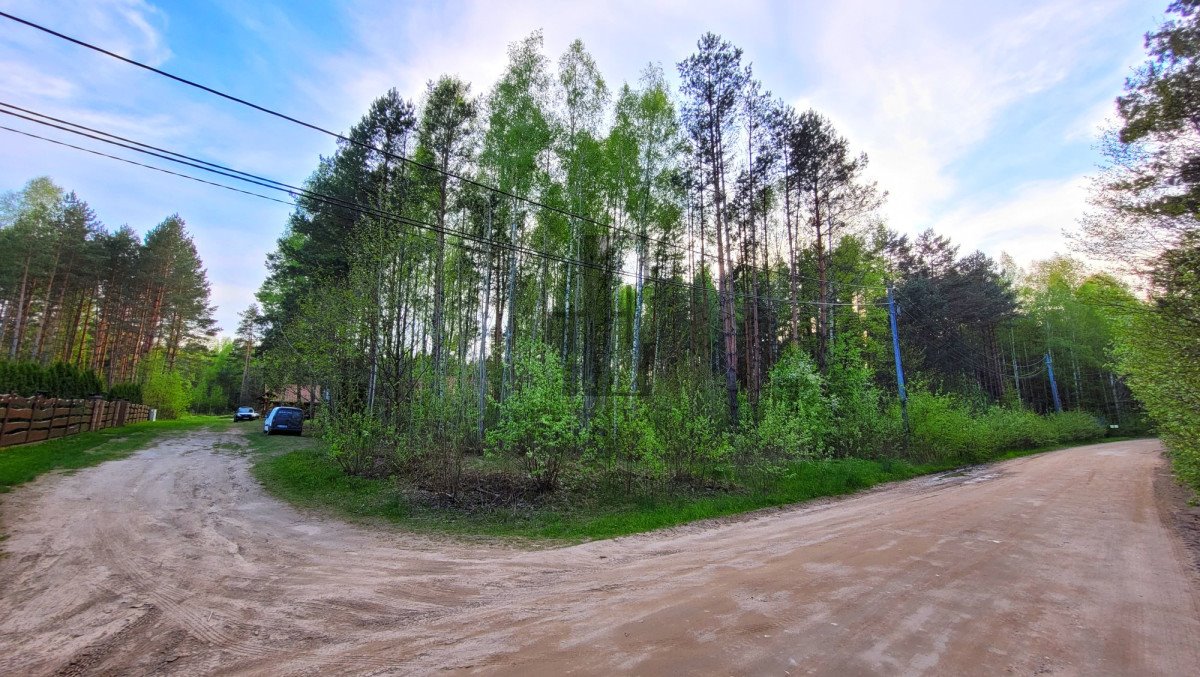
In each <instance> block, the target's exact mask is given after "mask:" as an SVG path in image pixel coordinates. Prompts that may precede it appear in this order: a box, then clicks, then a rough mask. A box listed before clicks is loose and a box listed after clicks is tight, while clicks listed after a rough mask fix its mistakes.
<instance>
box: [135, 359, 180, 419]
mask: <svg viewBox="0 0 1200 677" xmlns="http://www.w3.org/2000/svg"><path fill="white" fill-rule="evenodd" d="M142 403H143V404H145V405H147V406H149V407H150V408H151V409H157V410H158V418H160V419H174V418H179V417H180V415H182V414H183V413H184V412H186V411H187V408H188V389H187V387H186V386H185V384H184V382H183V377H181V376H180V375H179V373H178V372H174V371H157V370H150V374H149V375H148V376H147V377H146V382H145V384H144V385H143V386H142Z"/></svg>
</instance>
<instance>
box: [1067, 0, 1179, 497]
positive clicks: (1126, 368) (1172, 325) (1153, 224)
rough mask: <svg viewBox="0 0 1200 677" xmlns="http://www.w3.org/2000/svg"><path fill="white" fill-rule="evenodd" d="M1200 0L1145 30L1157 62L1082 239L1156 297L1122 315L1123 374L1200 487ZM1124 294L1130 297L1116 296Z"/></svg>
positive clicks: (1118, 133) (1137, 87)
mask: <svg viewBox="0 0 1200 677" xmlns="http://www.w3.org/2000/svg"><path fill="white" fill-rule="evenodd" d="M1198 9H1200V2H1196V0H1177V1H1176V2H1173V3H1171V5H1170V7H1169V8H1168V14H1169V16H1170V19H1169V20H1168V21H1167V22H1166V23H1165V24H1164V25H1163V26H1162V27H1160V28H1159V29H1158V30H1156V31H1154V32H1152V33H1150V34H1148V35H1147V36H1146V44H1145V46H1146V51H1147V56H1148V57H1149V59H1148V60H1147V61H1146V63H1145V64H1144V65H1142V66H1141V67H1140V68H1138V69H1137V70H1136V72H1135V73H1134V75H1133V76H1132V77H1130V78H1129V79H1128V80H1127V81H1126V83H1125V92H1124V94H1123V95H1122V96H1121V97H1120V98H1118V99H1117V112H1118V114H1119V120H1118V124H1117V125H1116V127H1115V128H1114V129H1112V130H1111V131H1110V132H1109V133H1108V134H1106V135H1105V136H1104V137H1103V139H1102V149H1103V151H1104V154H1105V156H1106V159H1107V165H1106V167H1105V168H1104V170H1103V171H1102V172H1101V174H1100V175H1099V176H1098V177H1097V178H1096V182H1095V186H1094V191H1093V196H1092V204H1093V207H1094V209H1093V210H1092V213H1090V214H1089V215H1088V216H1087V218H1085V219H1084V221H1083V226H1082V228H1081V231H1080V233H1079V240H1080V244H1081V245H1082V246H1083V247H1084V248H1085V250H1086V251H1087V252H1088V253H1089V254H1091V255H1092V256H1095V257H1096V258H1099V259H1106V260H1108V261H1111V262H1114V263H1116V264H1118V266H1119V267H1120V268H1122V269H1123V272H1125V273H1127V274H1129V275H1130V276H1131V277H1134V278H1135V279H1138V280H1139V281H1140V282H1141V283H1142V285H1143V288H1144V290H1145V292H1146V293H1147V294H1148V295H1149V296H1150V298H1151V300H1152V303H1150V304H1148V305H1142V304H1132V303H1121V304H1113V303H1110V307H1113V308H1116V309H1117V310H1118V311H1119V312H1120V313H1121V314H1122V315H1123V316H1124V321H1123V324H1122V326H1121V328H1120V329H1121V330H1120V333H1119V337H1118V341H1117V349H1116V356H1117V358H1118V365H1119V370H1120V372H1121V373H1122V374H1124V376H1125V378H1126V379H1127V380H1128V382H1129V384H1130V386H1131V387H1132V389H1133V391H1134V392H1135V393H1136V394H1137V396H1138V398H1139V399H1140V400H1141V401H1142V402H1144V403H1145V406H1146V409H1147V411H1148V413H1150V414H1151V415H1152V416H1153V418H1154V420H1155V422H1156V423H1157V424H1158V428H1159V432H1160V433H1161V434H1162V437H1163V439H1164V440H1165V441H1166V442H1167V444H1168V446H1169V447H1170V448H1171V449H1172V451H1173V453H1174V457H1175V467H1176V470H1177V471H1178V473H1179V475H1180V476H1181V477H1183V478H1184V479H1185V480H1187V481H1188V482H1190V483H1191V484H1192V485H1193V486H1194V487H1196V488H1198V489H1200V416H1198V415H1197V412H1200V220H1198V219H1200V200H1198V198H1200V172H1197V168H1200V96H1198V95H1200V14H1197V10H1198ZM1113 300H1116V301H1119V300H1120V299H1113Z"/></svg>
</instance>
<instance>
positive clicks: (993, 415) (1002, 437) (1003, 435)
mask: <svg viewBox="0 0 1200 677" xmlns="http://www.w3.org/2000/svg"><path fill="white" fill-rule="evenodd" d="M980 421H981V423H982V424H983V426H984V427H985V428H986V429H987V431H988V435H989V436H990V438H991V439H992V440H993V442H994V444H995V447H996V449H1001V450H1011V449H1033V448H1036V447H1044V446H1046V445H1048V444H1053V443H1054V442H1055V441H1056V440H1055V434H1054V429H1053V426H1051V424H1050V422H1049V421H1048V419H1047V418H1046V417H1044V416H1039V415H1038V414H1036V413H1034V412H1032V411H1029V410H1028V409H1008V408H1004V407H992V408H990V409H989V410H988V411H987V413H986V414H984V415H983V416H982V417H981V419H980Z"/></svg>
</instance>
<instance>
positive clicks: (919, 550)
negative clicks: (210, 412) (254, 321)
mask: <svg viewBox="0 0 1200 677" xmlns="http://www.w3.org/2000/svg"><path fill="white" fill-rule="evenodd" d="M220 441H222V440H221V437H220V436H219V435H217V434H214V433H197V434H192V435H190V436H186V437H180V438H178V439H175V440H173V441H170V442H166V443H163V444H160V445H158V446H156V447H154V448H151V449H148V450H146V451H143V452H141V453H139V454H137V455H136V456H133V457H130V458H129V459H126V460H122V461H114V462H109V463H106V464H103V465H101V466H98V467H95V468H91V469H87V470H84V471H81V472H79V473H77V474H75V475H71V476H57V477H45V478H42V479H40V480H39V481H37V482H36V483H34V484H32V485H29V486H26V487H23V488H20V489H18V490H17V491H15V492H14V493H12V494H9V495H6V496H4V497H3V499H2V507H0V517H2V519H3V528H4V530H5V531H6V532H7V533H8V534H9V535H10V537H9V539H8V540H7V541H5V542H4V543H3V544H2V547H3V549H4V550H5V551H6V553H7V554H6V556H5V557H3V558H0V673H3V674H54V673H60V674H95V673H99V674H106V673H122V674H129V673H133V674H140V673H177V674H197V673H249V674H362V673H367V674H413V673H416V674H421V673H428V672H438V671H440V669H443V668H452V669H457V670H460V671H467V672H469V671H479V672H487V673H493V672H498V673H513V674H536V673H541V674H565V673H578V674H612V673H614V672H632V673H638V674H775V675H783V674H792V675H798V674H836V675H853V674H889V675H890V674H1077V675H1096V674H1129V675H1155V674H1158V675H1189V674H1198V672H1200V594H1198V593H1197V591H1198V590H1200V586H1198V581H1197V578H1196V573H1195V570H1194V569H1192V568H1191V564H1190V560H1189V553H1188V552H1187V551H1186V549H1185V547H1184V546H1183V545H1182V542H1181V541H1180V540H1179V538H1178V537H1177V536H1176V534H1175V533H1174V532H1173V531H1172V530H1171V528H1170V527H1169V526H1167V525H1166V523H1165V521H1164V512H1165V510H1166V508H1165V506H1164V505H1162V504H1161V503H1162V502H1161V500H1160V499H1159V498H1156V493H1155V491H1154V489H1153V486H1152V485H1153V481H1152V479H1153V476H1154V474H1155V473H1156V472H1160V471H1161V467H1162V463H1163V460H1162V458H1161V456H1160V454H1159V447H1158V444H1157V443H1156V442H1153V441H1137V442H1122V443H1113V444H1105V445H1095V446H1090V447H1081V448H1077V449H1072V450H1067V451H1060V452H1055V453H1051V454H1044V455H1041V456H1034V457H1028V458H1024V459H1020V460H1016V461H1011V462H1007V463H1003V464H999V465H996V466H991V467H988V468H983V469H980V470H976V471H973V472H971V473H967V474H965V475H961V476H957V477H950V476H944V477H934V478H924V479H919V480H914V481H911V482H907V483H903V484H899V485H895V486H892V487H888V488H885V489H882V490H878V491H874V492H870V493H867V494H863V495H859V496H856V497H852V498H849V499H846V500H841V501H834V502H829V503H825V504H822V505H814V506H809V507H804V508H796V509H789V510H784V511H776V512H768V513H762V514H759V515H757V516H755V517H752V518H748V519H741V520H728V521H725V522H721V523H709V524H706V525H699V526H691V527H685V528H680V529H675V530H670V531H666V532H659V533H655V534H649V535H643V536H637V537H630V538H623V539H617V540H612V541H604V542H597V543H589V544H585V545H580V546H575V547H570V548H562V549H556V550H541V551H522V550H519V549H516V548H505V547H501V546H496V545H477V544H470V543H463V542H461V541H448V540H436V539H430V538H423V537H414V536H411V535H405V534H394V533H379V532H375V531H372V530H370V529H366V528H362V527H357V526H353V525H347V524H342V523H339V522H336V521H332V520H326V519H321V518H316V517H313V516H311V515H307V514H303V513H300V512H297V511H295V510H293V509H291V508H289V507H287V506H286V505H284V504H282V503H280V502H278V501H276V500H274V499H272V498H270V497H268V496H266V495H265V494H264V493H263V491H262V490H261V489H260V488H259V487H258V486H257V485H256V484H255V482H254V481H253V479H252V478H251V477H250V476H249V475H248V473H247V468H248V462H247V460H246V459H245V458H244V457H242V456H239V455H237V454H232V453H228V452H220V451H214V450H213V449H214V444H215V443H217V442H220ZM226 441H230V440H226ZM220 446H225V445H220Z"/></svg>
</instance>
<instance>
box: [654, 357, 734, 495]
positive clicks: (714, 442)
mask: <svg viewBox="0 0 1200 677" xmlns="http://www.w3.org/2000/svg"><path fill="white" fill-rule="evenodd" d="M646 411H647V416H648V417H649V420H650V423H651V425H652V426H653V427H654V431H655V434H656V438H657V440H658V442H659V444H660V445H661V449H662V455H663V463H664V469H665V472H666V474H667V477H668V479H669V480H671V481H672V482H687V481H690V480H692V479H709V480H712V479H716V478H719V477H722V476H724V475H727V474H728V472H729V471H730V468H731V467H732V463H733V456H734V453H733V451H734V449H733V444H732V443H731V441H730V438H729V434H728V431H727V430H726V426H725V421H726V409H725V392H724V390H723V386H721V385H719V384H717V383H716V381H715V380H714V379H713V378H712V377H711V376H710V375H708V374H704V373H703V372H701V371H699V370H694V369H689V368H686V367H685V368H681V369H679V370H678V371H675V372H673V373H670V374H667V375H664V376H663V378H661V379H660V380H659V381H658V382H656V384H655V389H654V396H653V397H652V398H650V401H649V403H648V404H647V410H646Z"/></svg>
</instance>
